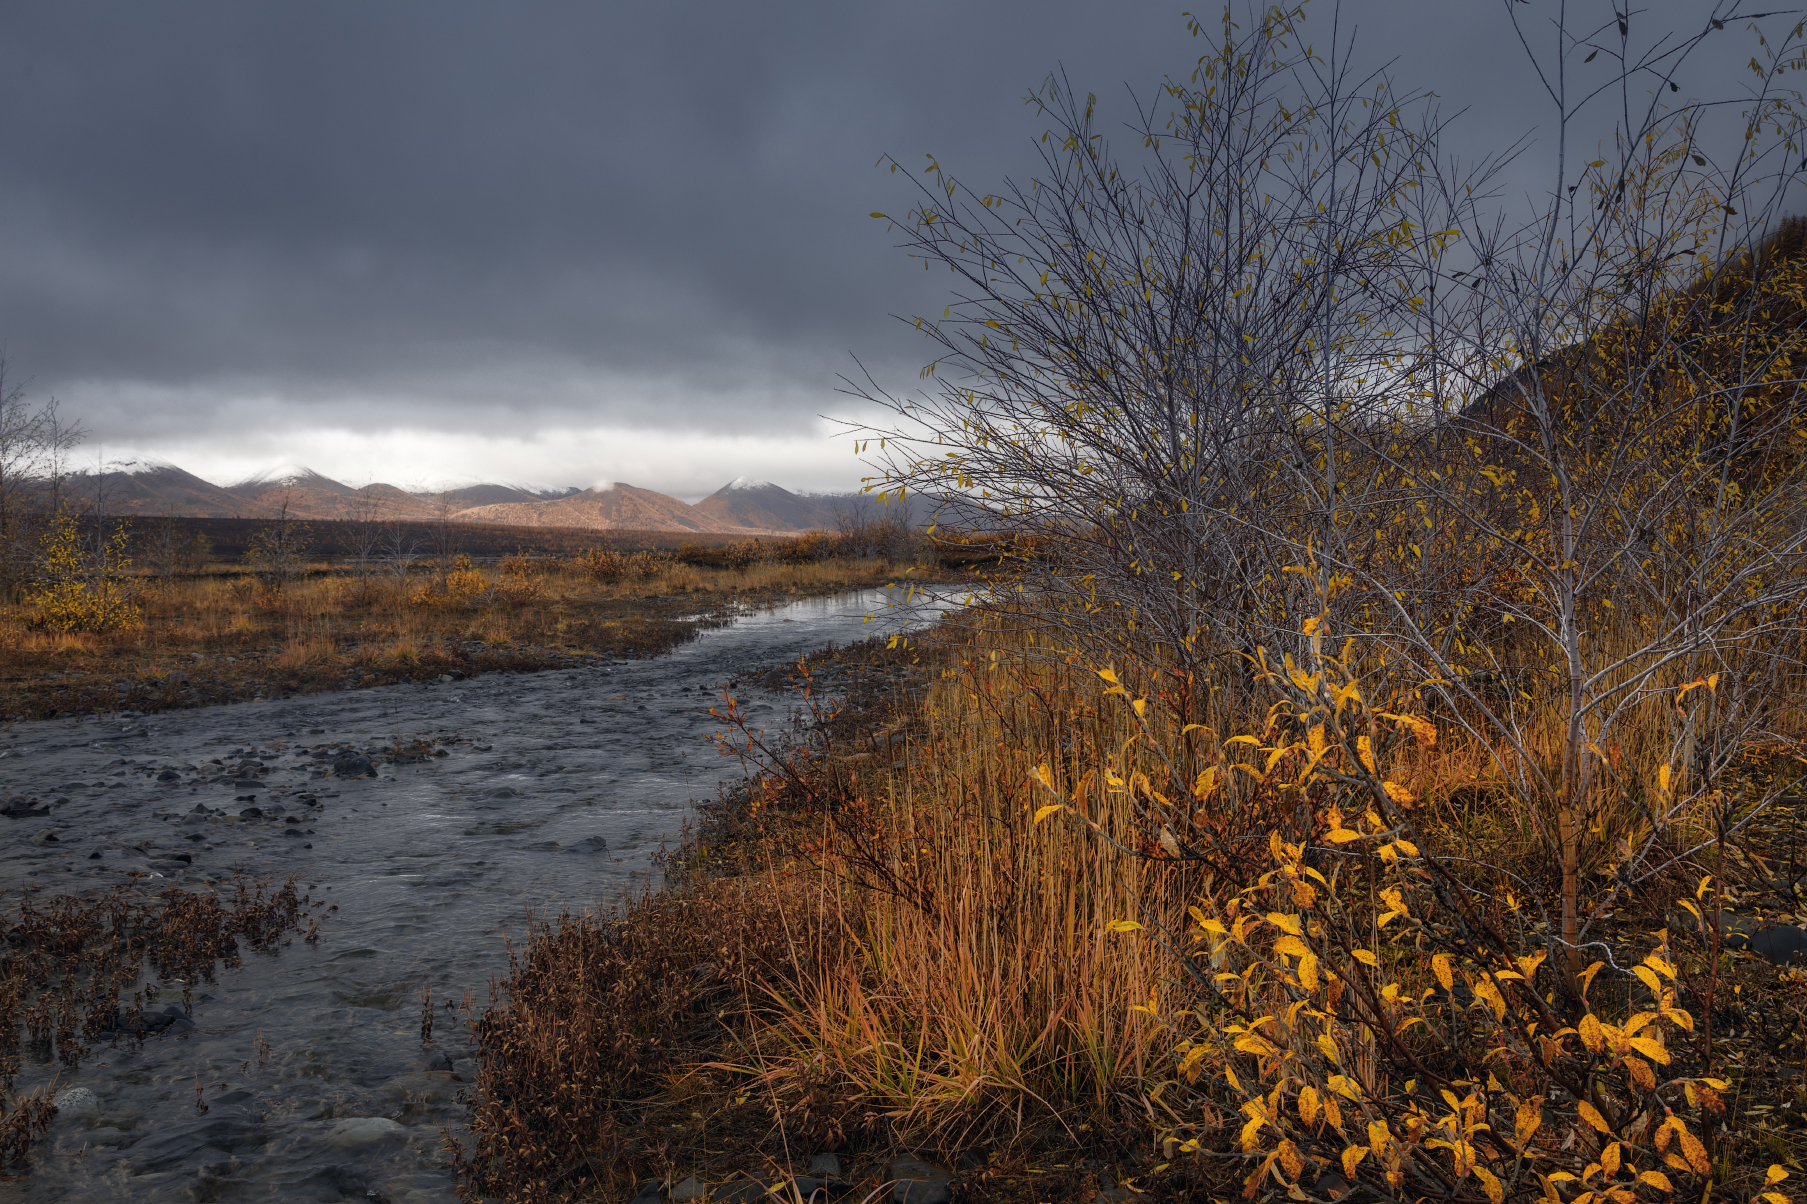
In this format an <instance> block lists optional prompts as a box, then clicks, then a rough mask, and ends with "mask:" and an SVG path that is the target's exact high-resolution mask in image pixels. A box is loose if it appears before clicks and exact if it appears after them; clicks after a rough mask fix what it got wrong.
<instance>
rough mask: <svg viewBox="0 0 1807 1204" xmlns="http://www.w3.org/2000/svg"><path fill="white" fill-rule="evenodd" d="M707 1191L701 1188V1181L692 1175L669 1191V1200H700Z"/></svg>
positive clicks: (705, 1188)
mask: <svg viewBox="0 0 1807 1204" xmlns="http://www.w3.org/2000/svg"><path fill="white" fill-rule="evenodd" d="M708 1191H709V1189H708V1188H707V1187H704V1186H703V1181H702V1180H701V1179H699V1178H697V1177H696V1176H695V1175H692V1176H690V1177H689V1178H688V1179H686V1180H684V1181H683V1182H682V1183H680V1184H678V1185H677V1186H676V1187H674V1188H672V1189H671V1198H672V1199H673V1200H700V1199H702V1198H703V1196H704V1195H706V1194H707V1193H708Z"/></svg>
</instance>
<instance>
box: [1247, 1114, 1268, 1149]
mask: <svg viewBox="0 0 1807 1204" xmlns="http://www.w3.org/2000/svg"><path fill="white" fill-rule="evenodd" d="M1266 1123H1267V1122H1266V1121H1265V1120H1262V1119H1261V1118H1260V1117H1259V1116H1257V1117H1256V1118H1255V1119H1254V1120H1251V1121H1250V1122H1249V1123H1248V1124H1246V1125H1244V1126H1242V1138H1241V1140H1242V1148H1243V1152H1245V1153H1246V1152H1248V1151H1250V1150H1253V1149H1255V1148H1256V1147H1257V1146H1259V1145H1260V1144H1261V1126H1262V1125H1265V1124H1266Z"/></svg>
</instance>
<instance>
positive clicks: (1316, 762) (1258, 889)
mask: <svg viewBox="0 0 1807 1204" xmlns="http://www.w3.org/2000/svg"><path fill="white" fill-rule="evenodd" d="M1327 635H1328V633H1327V632H1326V631H1325V630H1324V629H1323V627H1322V626H1321V625H1320V626H1317V627H1316V628H1315V629H1314V630H1313V631H1312V634H1311V644H1310V647H1311V653H1310V656H1309V658H1308V659H1306V660H1305V662H1304V663H1299V664H1295V663H1293V662H1292V661H1291V660H1290V658H1288V659H1287V660H1286V661H1285V662H1284V663H1283V664H1280V665H1269V664H1266V663H1265V662H1264V663H1262V664H1261V679H1262V681H1263V682H1264V683H1265V684H1267V685H1269V686H1270V687H1271V688H1272V689H1273V690H1274V692H1275V694H1276V695H1277V696H1278V697H1277V700H1276V702H1275V706H1274V710H1273V711H1272V712H1271V713H1270V722H1269V724H1268V725H1267V726H1266V727H1265V729H1264V730H1263V731H1262V732H1261V733H1260V734H1258V735H1257V734H1252V733H1251V734H1243V735H1237V736H1233V737H1231V738H1230V739H1229V740H1227V741H1224V742H1223V743H1222V744H1216V743H1215V742H1210V741H1207V743H1206V746H1205V747H1204V749H1203V750H1202V751H1203V752H1204V753H1205V754H1206V758H1205V759H1206V760H1208V761H1210V762H1211V763H1209V764H1206V765H1205V766H1204V767H1203V768H1202V769H1201V770H1200V771H1199V772H1198V773H1197V775H1196V777H1195V778H1194V780H1193V781H1192V782H1191V783H1190V789H1189V794H1190V796H1191V797H1190V798H1189V799H1188V802H1187V805H1188V806H1189V807H1196V808H1197V811H1198V812H1199V813H1202V818H1203V822H1202V823H1201V822H1194V823H1193V824H1191V825H1189V826H1188V827H1187V828H1186V829H1185V830H1184V831H1182V832H1181V833H1178V834H1176V833H1174V832H1173V831H1172V830H1170V829H1168V828H1163V829H1161V832H1160V836H1159V840H1158V843H1159V845H1160V846H1161V847H1160V850H1159V852H1156V851H1154V850H1150V856H1151V857H1155V858H1157V859H1171V860H1173V861H1182V862H1183V861H1186V860H1196V861H1199V862H1204V863H1209V864H1211V865H1213V866H1214V867H1215V868H1216V869H1218V870H1220V871H1221V876H1215V875H1214V877H1213V881H1212V882H1211V884H1210V886H1209V887H1208V888H1207V889H1206V890H1205V891H1204V892H1202V893H1201V894H1200V895H1199V896H1198V897H1197V899H1196V900H1195V901H1194V902H1193V903H1192V905H1191V906H1190V907H1189V908H1188V912H1187V918H1186V919H1185V920H1183V921H1182V920H1178V919H1177V918H1176V917H1174V916H1172V915H1156V914H1145V915H1144V916H1143V918H1142V919H1132V918H1124V919H1122V920H1119V921H1117V922H1115V923H1113V924H1112V925H1111V927H1112V928H1113V929H1115V930H1117V931H1118V932H1119V933H1120V934H1121V935H1122V939H1125V940H1136V939H1145V938H1142V937H1138V936H1137V935H1135V934H1137V933H1138V932H1144V933H1148V934H1151V938H1152V936H1153V935H1158V937H1159V941H1158V943H1159V944H1161V946H1162V947H1163V948H1165V949H1166V950H1167V951H1168V952H1169V954H1170V955H1171V956H1172V957H1173V958H1174V961H1175V965H1176V969H1178V970H1179V971H1180V972H1181V977H1180V979H1179V981H1183V982H1188V983H1190V984H1192V987H1191V989H1189V990H1186V991H1184V992H1182V993H1181V994H1180V995H1179V997H1178V998H1173V999H1170V1000H1168V1001H1167V1007H1166V1008H1165V1009H1164V1012H1163V1016H1164V1020H1165V1022H1166V1023H1168V1024H1170V1025H1171V1027H1172V1031H1173V1033H1174V1037H1175V1040H1176V1045H1175V1053H1176V1061H1175V1064H1174V1068H1175V1071H1176V1072H1177V1073H1176V1075H1175V1077H1174V1078H1173V1079H1171V1080H1169V1081H1168V1082H1166V1083H1164V1084H1162V1085H1161V1086H1160V1087H1157V1088H1156V1089H1155V1090H1154V1092H1153V1095H1154V1096H1155V1097H1157V1098H1159V1099H1160V1100H1161V1102H1162V1105H1163V1109H1164V1119H1165V1123H1164V1124H1163V1125H1162V1129H1163V1132H1164V1136H1165V1137H1166V1138H1167V1149H1168V1151H1169V1154H1170V1156H1171V1157H1172V1158H1173V1159H1174V1160H1175V1161H1176V1162H1178V1163H1181V1164H1184V1163H1186V1162H1188V1161H1189V1160H1202V1161H1205V1162H1207V1163H1214V1164H1215V1167H1216V1168H1219V1169H1218V1170H1217V1172H1216V1173H1217V1175H1218V1176H1220V1177H1223V1178H1234V1179H1236V1180H1238V1181H1239V1186H1240V1187H1241V1189H1242V1194H1243V1195H1244V1196H1245V1197H1252V1196H1254V1195H1257V1194H1260V1193H1263V1192H1266V1191H1269V1190H1275V1191H1279V1192H1283V1193H1298V1192H1312V1193H1323V1192H1324V1191H1326V1190H1327V1189H1329V1188H1330V1187H1334V1189H1335V1190H1334V1191H1333V1192H1332V1194H1341V1193H1343V1192H1346V1191H1348V1190H1350V1189H1352V1188H1353V1189H1356V1190H1360V1191H1362V1192H1365V1193H1367V1194H1371V1195H1373V1196H1375V1197H1377V1198H1382V1199H1400V1198H1415V1197H1420V1196H1423V1195H1426V1194H1435V1195H1437V1196H1438V1198H1441V1199H1450V1200H1464V1199H1466V1200H1473V1201H1476V1202H1477V1204H1479V1202H1480V1201H1488V1202H1489V1204H1501V1202H1502V1201H1503V1200H1505V1199H1507V1198H1512V1199H1522V1200H1528V1199H1544V1200H1548V1201H1550V1202H1551V1204H1559V1202H1561V1201H1563V1200H1564V1199H1565V1196H1564V1195H1563V1194H1562V1193H1561V1192H1559V1191H1558V1189H1557V1185H1558V1184H1563V1183H1573V1184H1575V1185H1576V1190H1578V1191H1580V1192H1581V1193H1582V1194H1583V1195H1588V1196H1590V1197H1591V1196H1595V1195H1597V1196H1599V1197H1600V1198H1602V1199H1612V1200H1616V1201H1619V1202H1620V1204H1629V1201H1631V1200H1633V1199H1636V1198H1640V1197H1639V1194H1638V1193H1640V1192H1642V1193H1644V1196H1645V1197H1648V1196H1649V1195H1650V1194H1651V1193H1655V1195H1656V1196H1657V1197H1658V1198H1667V1197H1670V1196H1671V1195H1673V1194H1675V1193H1681V1194H1682V1195H1685V1196H1688V1197H1689V1198H1692V1196H1694V1195H1697V1194H1699V1193H1700V1192H1702V1191H1703V1190H1705V1191H1708V1192H1710V1191H1711V1190H1712V1186H1713V1182H1714V1177H1715V1174H1716V1171H1715V1167H1714V1165H1713V1159H1712V1157H1711V1155H1710V1154H1709V1152H1708V1146H1707V1145H1706V1143H1705V1140H1704V1137H1705V1135H1707V1134H1708V1133H1709V1132H1710V1130H1711V1129H1712V1128H1713V1126H1714V1125H1715V1124H1716V1123H1717V1121H1718V1120H1719V1119H1720V1118H1721V1117H1723V1116H1724V1115H1725V1112H1726V1106H1725V1102H1724V1099H1723V1095H1722V1093H1725V1092H1727V1091H1729V1090H1730V1088H1731V1086H1732V1084H1731V1083H1730V1082H1729V1081H1728V1080H1727V1079H1726V1078H1724V1077H1721V1075H1722V1074H1723V1073H1724V1072H1723V1071H1721V1070H1718V1069H1717V1068H1716V1067H1715V1066H1714V1064H1713V1059H1712V1056H1711V1046H1710V1044H1705V1045H1703V1044H1701V1043H1698V1042H1695V1041H1692V1040H1689V1039H1688V1035H1689V1034H1693V1033H1694V1032H1695V1030H1696V1019H1695V1016H1694V1015H1693V1014H1692V1013H1691V1012H1690V1011H1689V1010H1687V1009H1686V1008H1684V1007H1682V1006H1681V1004H1680V1002H1679V999H1680V996H1681V994H1682V992H1683V987H1684V983H1686V982H1687V979H1686V978H1685V977H1683V976H1682V975H1681V972H1680V971H1678V963H1679V962H1680V961H1681V960H1682V959H1681V958H1680V957H1679V956H1678V954H1677V951H1676V950H1675V948H1674V947H1673V944H1672V939H1673V938H1672V934H1671V933H1670V932H1669V931H1668V930H1667V926H1666V924H1665V923H1663V922H1662V921H1661V920H1660V919H1659V920H1658V921H1657V922H1655V923H1652V924H1650V925H1649V926H1648V927H1641V926H1635V925H1633V926H1626V927H1620V928H1617V929H1614V930H1612V931H1610V932H1603V933H1600V934H1598V935H1600V936H1602V937H1603V938H1605V939H1601V940H1598V941H1596V942H1594V944H1593V945H1592V946H1590V948H1589V952H1590V953H1594V954H1598V956H1594V957H1592V958H1591V960H1590V964H1589V965H1588V966H1587V968H1586V969H1585V970H1583V971H1581V972H1580V973H1579V974H1578V975H1575V976H1573V977H1572V978H1571V977H1570V976H1569V975H1567V974H1566V973H1564V971H1563V967H1562V961H1563V959H1562V958H1561V957H1560V956H1558V957H1557V958H1554V959H1552V958H1551V956H1550V955H1551V953H1552V951H1553V950H1555V951H1557V952H1558V953H1560V951H1561V944H1560V942H1559V941H1558V940H1557V939H1555V937H1554V935H1553V934H1554V932H1555V931H1556V927H1555V926H1554V925H1553V924H1552V916H1551V914H1550V912H1549V911H1548V909H1547V905H1546V904H1545V903H1544V902H1542V900H1541V898H1540V896H1541V895H1543V893H1544V892H1543V890H1541V889H1540V886H1539V884H1538V883H1536V882H1535V881H1525V880H1523V879H1519V880H1516V881H1515V880H1514V879H1515V877H1516V876H1515V875H1511V874H1508V873H1504V872H1502V871H1501V869H1500V867H1499V866H1497V865H1495V864H1490V862H1489V859H1488V854H1489V853H1490V852H1491V850H1489V849H1487V848H1484V847H1482V848H1477V847H1475V846H1473V845H1469V844H1463V843H1460V842H1452V841H1450V840H1449V839H1448V834H1447V833H1445V832H1442V831H1439V829H1438V827H1437V825H1436V824H1435V822H1434V813H1427V812H1424V811H1423V810H1421V808H1420V806H1419V805H1420V804H1421V802H1422V800H1421V799H1420V798H1419V797H1418V796H1417V794H1416V792H1415V791H1414V790H1413V789H1412V788H1411V786H1410V785H1409V784H1408V781H1407V778H1408V776H1409V775H1408V774H1406V773H1402V772H1401V769H1402V767H1404V766H1405V765H1406V764H1407V763H1409V762H1410V761H1412V760H1415V759H1416V758H1415V757H1414V756H1413V754H1414V753H1415V752H1417V751H1422V750H1426V749H1431V748H1434V747H1435V746H1436V743H1437V740H1438V732H1437V729H1436V726H1435V725H1434V724H1432V723H1431V722H1430V721H1429V720H1428V719H1426V718H1425V717H1424V716H1423V715H1422V714H1414V713H1411V711H1410V710H1408V709H1407V707H1408V706H1409V699H1410V697H1411V695H1410V693H1409V692H1407V693H1404V694H1402V695H1400V696H1398V697H1395V698H1387V697H1380V698H1376V697H1373V696H1372V695H1371V693H1370V691H1371V689H1372V687H1370V686H1365V685H1364V683H1363V682H1362V681H1361V679H1360V676H1359V674H1358V673H1357V671H1356V670H1355V668H1354V666H1353V656H1354V652H1353V641H1351V642H1349V643H1348V644H1345V646H1344V648H1343V649H1342V650H1341V652H1340V654H1332V653H1329V652H1326V651H1325V650H1324V642H1325V639H1326V637H1327ZM1103 676H1104V677H1105V680H1106V681H1107V682H1108V683H1109V690H1108V693H1110V694H1115V695H1120V696H1122V697H1123V699H1124V703H1125V705H1126V706H1127V707H1129V708H1133V710H1134V711H1135V712H1136V713H1137V716H1138V720H1139V722H1140V723H1143V724H1145V722H1146V721H1145V718H1144V715H1145V712H1146V709H1147V704H1146V700H1144V699H1140V698H1132V697H1131V696H1130V694H1129V691H1128V690H1126V689H1125V688H1124V686H1123V685H1122V684H1120V683H1119V682H1117V681H1116V679H1115V675H1114V674H1113V673H1111V672H1109V671H1108V670H1106V671H1104V674H1103ZM1391 707H1399V708H1400V709H1399V710H1392V709H1389V708H1391ZM1279 717H1284V718H1285V719H1286V720H1287V722H1285V723H1274V722H1271V720H1272V719H1274V718H1279ZM1143 734H1144V736H1145V737H1146V738H1147V739H1148V740H1149V742H1150V743H1151V744H1153V745H1155V747H1156V750H1157V756H1156V758H1155V759H1156V760H1157V761H1161V760H1167V759H1171V758H1177V757H1179V756H1180V755H1181V754H1182V752H1183V751H1190V752H1192V753H1193V754H1195V755H1196V753H1197V752H1199V751H1201V750H1199V749H1192V750H1183V749H1182V742H1180V741H1176V740H1172V739H1171V737H1168V736H1165V735H1164V734H1163V733H1160V732H1158V731H1156V730H1154V729H1153V728H1151V727H1147V726H1144V731H1143ZM1102 772H1104V773H1105V774H1106V780H1107V781H1111V780H1115V781H1117V782H1118V783H1119V785H1120V787H1121V788H1122V789H1123V790H1125V791H1127V792H1130V793H1132V794H1133V793H1136V792H1139V791H1140V792H1154V791H1156V790H1157V784H1158V782H1159V777H1155V778H1148V777H1142V776H1139V774H1137V773H1127V774H1126V773H1124V772H1122V771H1114V770H1113V768H1112V767H1111V766H1109V765H1108V763H1107V764H1106V765H1105V766H1103V767H1102ZM1044 785H1045V789H1046V791H1047V793H1048V796H1049V800H1050V801H1048V802H1047V803H1045V804H1043V806H1042V807H1041V808H1040V810H1041V811H1042V813H1043V814H1044V815H1046V816H1048V817H1049V818H1052V817H1054V816H1055V815H1058V814H1061V813H1070V814H1071V815H1072V816H1074V817H1076V818H1078V819H1080V820H1082V821H1084V822H1085V823H1086V824H1087V825H1088V826H1089V827H1090V828H1091V829H1092V830H1094V831H1100V825H1099V823H1098V822H1097V820H1096V819H1095V818H1093V817H1091V816H1088V815H1087V814H1085V811H1084V809H1083V808H1081V807H1076V806H1075V804H1074V802H1073V801H1072V799H1071V797H1070V796H1069V795H1068V794H1067V792H1066V791H1064V790H1063V789H1061V787H1060V784H1059V783H1058V782H1056V781H1055V780H1054V779H1053V778H1052V776H1051V775H1050V776H1049V777H1048V779H1047V781H1046V782H1045V783H1044ZM1226 804H1233V807H1234V809H1236V810H1239V811H1247V812H1248V813H1250V814H1252V815H1254V816H1256V817H1257V820H1256V824H1255V827H1254V830H1252V831H1247V832H1246V834H1245V835H1243V836H1242V837H1241V838H1240V839H1237V840H1235V841H1224V840H1222V839H1220V838H1219V832H1220V830H1221V829H1220V825H1221V822H1222V812H1223V811H1224V810H1225V809H1226ZM1261 829H1265V833H1264V834H1263V833H1262V832H1261ZM1101 834H1102V835H1106V836H1107V837H1108V836H1109V833H1108V832H1101ZM1262 835H1264V838H1256V837H1260V836H1262ZM1693 894H1694V898H1683V899H1682V900H1681V901H1680V907H1681V909H1683V910H1685V911H1687V912H1688V913H1690V914H1692V915H1693V916H1695V917H1696V918H1697V919H1698V918H1699V917H1701V915H1702V909H1703V908H1711V907H1717V906H1719V904H1718V903H1717V901H1716V899H1715V898H1714V896H1713V891H1712V889H1711V880H1710V879H1709V880H1703V881H1702V882H1701V883H1700V884H1699V885H1698V886H1696V888H1695V890H1694V892H1693ZM1662 911H1663V909H1662V908H1661V907H1660V906H1659V907H1658V908H1657V914H1658V916H1659V917H1660V916H1661V914H1662ZM1144 921H1146V923H1145V922H1144ZM1708 996H1709V1001H1710V990H1709V991H1708ZM1149 1010H1150V1012H1151V1013H1153V1012H1154V1011H1156V1007H1155V1006H1154V1004H1153V1001H1151V1003H1150V1008H1149ZM1783 1174H1785V1172H1782V1171H1780V1169H1779V1168H1776V1169H1772V1171H1771V1172H1770V1179H1769V1181H1768V1182H1761V1183H1757V1184H1755V1185H1754V1186H1751V1185H1745V1187H1744V1190H1746V1191H1748V1192H1750V1193H1753V1194H1754V1193H1756V1192H1761V1191H1763V1190H1766V1189H1767V1188H1768V1187H1769V1186H1771V1184H1773V1182H1774V1181H1775V1180H1776V1179H1777V1178H1780V1177H1781V1176H1782V1175H1783ZM1207 1177H1210V1175H1209V1174H1208V1173H1207ZM1339 1177H1340V1178H1339ZM1722 1177H1723V1176H1722ZM1577 1198H1579V1197H1577Z"/></svg>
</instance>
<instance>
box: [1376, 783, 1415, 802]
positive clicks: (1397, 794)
mask: <svg viewBox="0 0 1807 1204" xmlns="http://www.w3.org/2000/svg"><path fill="white" fill-rule="evenodd" d="M1381 789H1382V790H1385V791H1386V792H1387V797H1388V798H1390V799H1392V800H1393V801H1394V802H1396V803H1415V802H1417V801H1418V796H1417V795H1415V794H1413V793H1412V792H1411V791H1410V790H1407V789H1406V788H1405V787H1404V786H1401V785H1400V784H1399V783H1398V782H1383V783H1381Z"/></svg>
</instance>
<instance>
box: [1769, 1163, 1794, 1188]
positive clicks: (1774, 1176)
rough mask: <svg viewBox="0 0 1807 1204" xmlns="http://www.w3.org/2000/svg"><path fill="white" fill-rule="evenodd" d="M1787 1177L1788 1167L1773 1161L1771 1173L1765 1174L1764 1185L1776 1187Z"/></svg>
mask: <svg viewBox="0 0 1807 1204" xmlns="http://www.w3.org/2000/svg"><path fill="white" fill-rule="evenodd" d="M1786 1178H1788V1171H1787V1168H1785V1167H1780V1166H1777V1165H1775V1164H1774V1163H1771V1164H1770V1168H1769V1173H1768V1174H1766V1175H1764V1176H1763V1186H1765V1187H1774V1186H1775V1185H1776V1184H1778V1183H1780V1182H1781V1181H1782V1180H1784V1179H1786Z"/></svg>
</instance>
